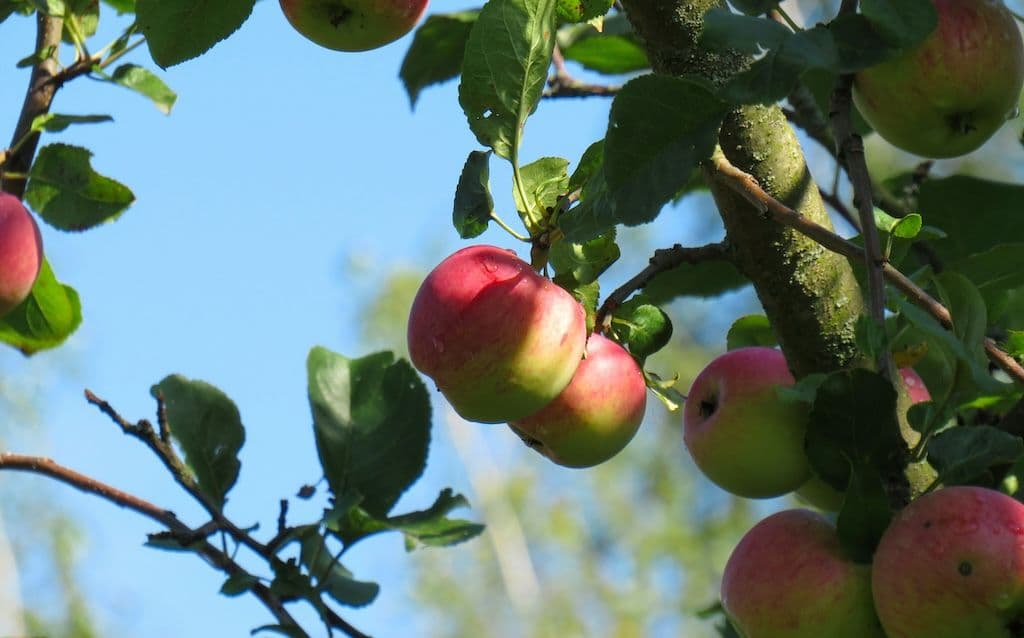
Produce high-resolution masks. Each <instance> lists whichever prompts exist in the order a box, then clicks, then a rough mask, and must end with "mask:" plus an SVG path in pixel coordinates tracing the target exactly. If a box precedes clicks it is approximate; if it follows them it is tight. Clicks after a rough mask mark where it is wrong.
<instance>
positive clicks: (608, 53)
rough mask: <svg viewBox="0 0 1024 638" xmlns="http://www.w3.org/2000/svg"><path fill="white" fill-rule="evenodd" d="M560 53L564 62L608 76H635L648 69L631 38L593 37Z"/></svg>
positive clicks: (644, 59)
mask: <svg viewBox="0 0 1024 638" xmlns="http://www.w3.org/2000/svg"><path fill="white" fill-rule="evenodd" d="M562 53H563V55H564V56H565V59H566V60H572V61H573V62H578V63H580V64H581V65H583V66H584V67H585V68H587V69H590V70H591V71H596V72H598V73H606V74H608V75H618V74H621V73H635V72H637V71H643V70H645V69H649V68H650V66H651V62H650V60H648V59H647V53H646V52H644V49H643V47H642V46H641V45H640V43H639V42H638V41H637V39H636V37H635V36H633V35H595V36H592V37H589V38H583V39H581V40H578V41H576V42H575V43H574V44H573V45H572V46H570V47H568V48H567V49H565V50H564V51H563V52H562Z"/></svg>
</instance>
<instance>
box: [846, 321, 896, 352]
mask: <svg viewBox="0 0 1024 638" xmlns="http://www.w3.org/2000/svg"><path fill="white" fill-rule="evenodd" d="M854 339H855V340H856V343H857V349H858V350H860V352H861V354H863V355H864V357H865V358H867V359H868V360H871V361H874V360H877V359H878V357H879V356H880V355H881V354H882V353H883V352H886V351H888V349H889V336H888V334H887V333H886V331H885V326H884V325H882V324H879V323H877V322H876V321H875V320H874V319H872V318H871V317H870V316H868V315H861V316H860V317H857V324H856V326H855V327H854Z"/></svg>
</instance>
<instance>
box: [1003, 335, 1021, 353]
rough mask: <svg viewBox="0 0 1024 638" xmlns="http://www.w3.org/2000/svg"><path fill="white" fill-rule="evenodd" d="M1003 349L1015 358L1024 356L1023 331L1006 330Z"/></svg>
mask: <svg viewBox="0 0 1024 638" xmlns="http://www.w3.org/2000/svg"><path fill="white" fill-rule="evenodd" d="M1003 349H1004V350H1006V352H1007V353H1008V354H1009V355H1010V356H1011V357H1015V358H1017V359H1021V358H1024V331H1021V330H1008V331H1007V332H1006V343H1005V344H1003Z"/></svg>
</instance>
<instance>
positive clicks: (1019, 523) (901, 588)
mask: <svg viewBox="0 0 1024 638" xmlns="http://www.w3.org/2000/svg"><path fill="white" fill-rule="evenodd" d="M872 564H873V568H872V572H873V576H872V588H873V591H874V598H875V607H876V608H877V610H878V616H879V618H880V619H881V621H882V626H883V627H884V628H885V631H886V632H887V633H888V635H889V638H964V637H965V636H967V637H970V638H1011V637H1012V636H1020V635H1021V633H1020V631H1021V627H1022V620H1024V504H1021V503H1020V502H1019V501H1017V500H1015V499H1013V498H1011V497H1009V496H1007V495H1005V494H1003V493H1002V492H997V491H995V490H990V489H987V488H982V487H947V488H944V489H940V490H938V491H936V492H931V493H929V494H925V495H924V496H922V497H920V498H918V499H917V500H915V501H913V502H912V503H910V505H908V506H907V507H905V508H904V509H903V510H902V511H901V512H900V513H899V514H897V516H896V518H895V519H893V521H892V523H891V524H890V525H889V528H888V529H887V530H886V531H885V534H883V535H882V540H881V541H880V543H879V545H878V549H877V550H876V552H875V558H874V561H873V563H872Z"/></svg>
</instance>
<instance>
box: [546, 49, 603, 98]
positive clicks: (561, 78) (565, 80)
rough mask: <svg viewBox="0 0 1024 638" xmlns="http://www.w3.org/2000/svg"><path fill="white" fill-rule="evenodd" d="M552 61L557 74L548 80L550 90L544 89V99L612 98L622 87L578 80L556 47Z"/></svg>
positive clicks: (552, 54)
mask: <svg viewBox="0 0 1024 638" xmlns="http://www.w3.org/2000/svg"><path fill="white" fill-rule="evenodd" d="M551 61H552V63H553V64H554V66H555V72H554V74H552V75H551V77H549V78H548V88H546V89H544V94H543V97H546V98H563V97H612V96H614V95H615V94H616V93H618V92H619V89H621V88H622V87H620V86H618V85H605V84H591V83H589V82H583V81H580V80H577V79H576V78H574V77H573V76H572V74H570V73H569V71H568V69H566V67H565V58H564V57H563V56H562V52H561V51H560V50H559V48H558V47H557V46H556V47H555V48H554V50H553V51H552V52H551Z"/></svg>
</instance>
